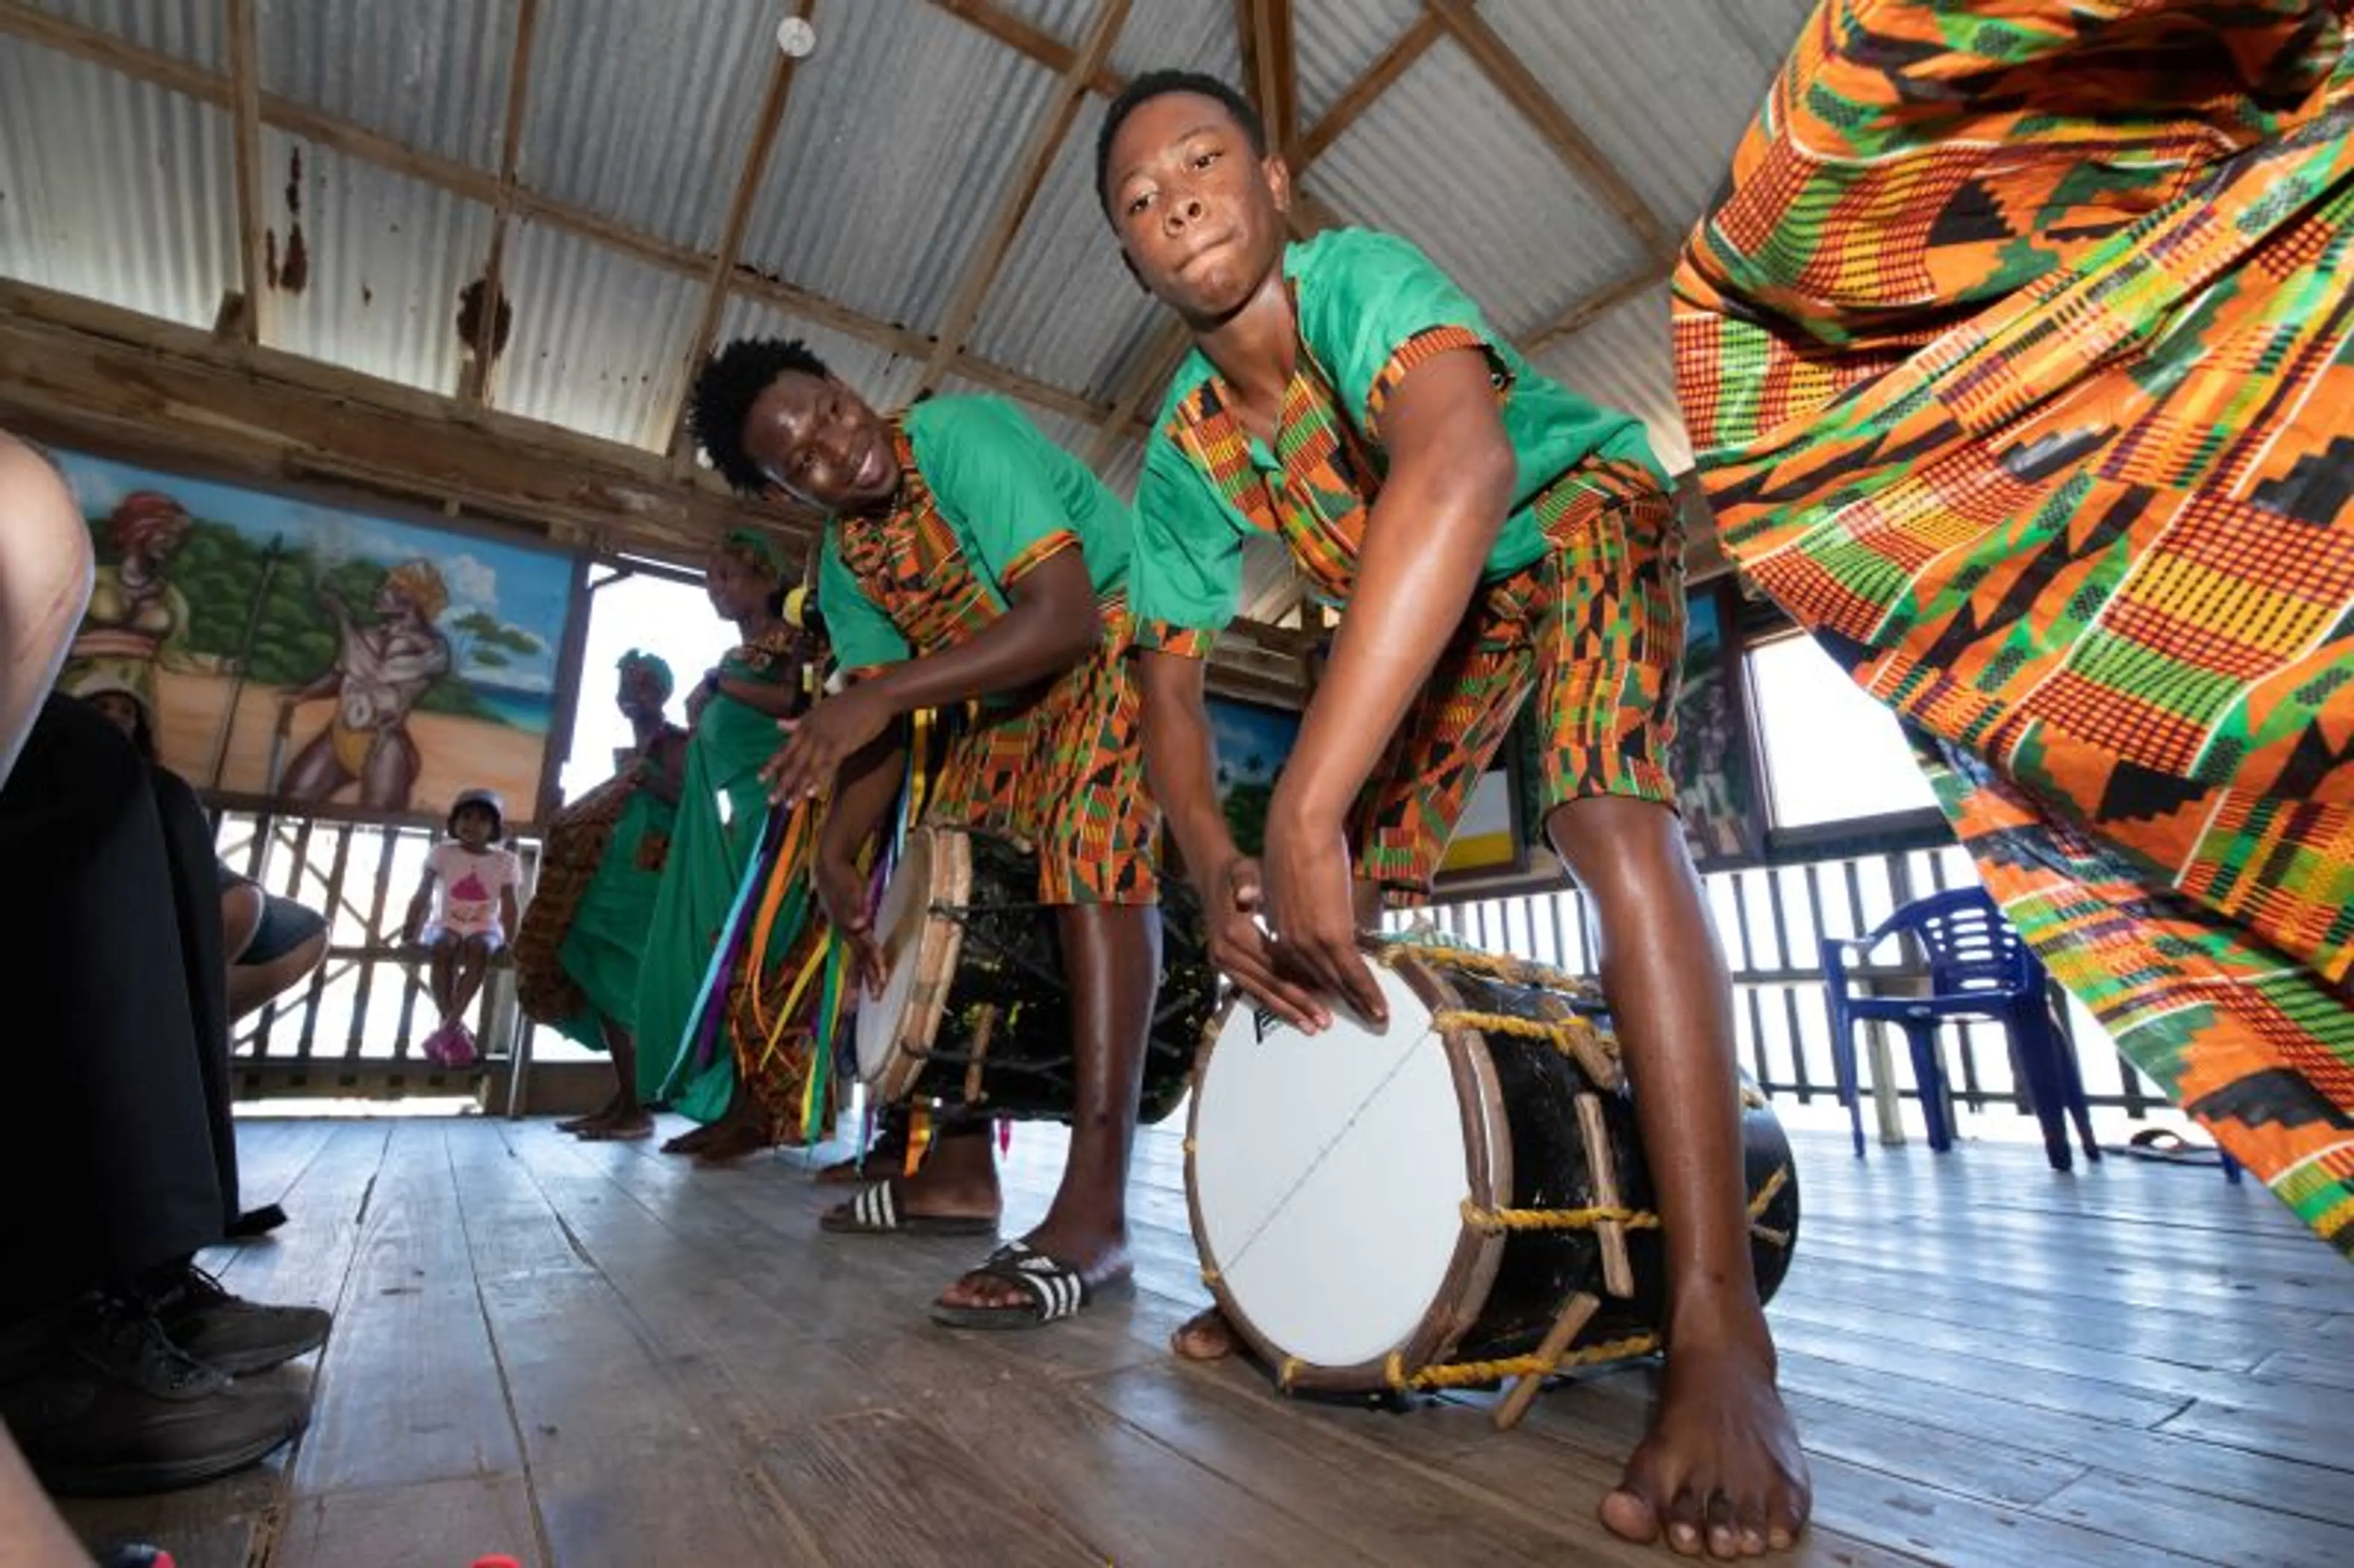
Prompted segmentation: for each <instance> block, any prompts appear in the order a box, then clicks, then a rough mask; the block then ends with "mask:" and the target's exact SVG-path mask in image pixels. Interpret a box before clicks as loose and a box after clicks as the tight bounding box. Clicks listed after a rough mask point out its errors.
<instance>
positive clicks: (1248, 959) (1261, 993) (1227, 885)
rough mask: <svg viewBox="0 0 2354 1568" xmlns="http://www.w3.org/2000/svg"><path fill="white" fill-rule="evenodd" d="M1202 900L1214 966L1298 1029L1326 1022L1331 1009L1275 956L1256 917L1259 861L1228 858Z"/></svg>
mask: <svg viewBox="0 0 2354 1568" xmlns="http://www.w3.org/2000/svg"><path fill="white" fill-rule="evenodd" d="M1202 902H1203V907H1204V916H1205V917H1206V918H1207V920H1208V921H1209V926H1210V961H1211V963H1213V964H1214V965H1215V966H1216V967H1217V969H1218V970H1219V972H1221V973H1223V974H1224V975H1225V977H1226V978H1227V979H1228V980H1233V981H1234V982H1235V984H1236V985H1238V986H1240V987H1242V989H1243V990H1244V991H1246V992H1247V993H1248V994H1249V995H1250V997H1251V999H1252V1000H1253V1001H1257V1003H1258V1004H1259V1005H1260V1006H1262V1007H1264V1008H1266V1009H1267V1011H1268V1012H1272V1013H1274V1014H1275V1015H1276V1016H1277V1017H1278V1018H1280V1019H1282V1020H1283V1021H1284V1022H1286V1023H1288V1024H1290V1025H1291V1026H1292V1027H1293V1028H1294V1029H1297V1030H1299V1031H1300V1032H1301V1033H1307V1034H1314V1033H1318V1032H1319V1031H1320V1030H1322V1029H1325V1028H1327V1027H1328V1026H1330V1025H1331V1022H1332V1014H1331V1010H1330V1009H1328V1008H1326V1007H1325V1005H1324V1004H1323V1002H1322V1001H1319V1000H1318V999H1317V996H1316V993H1315V992H1314V991H1311V990H1310V989H1309V988H1308V987H1307V986H1305V985H1302V984H1300V983H1299V980H1298V979H1296V978H1295V977H1292V976H1290V975H1288V974H1286V973H1285V972H1284V969H1283V966H1281V965H1279V964H1278V962H1277V957H1276V952H1275V944H1274V943H1273V942H1271V941H1270V940H1269V939H1268V938H1267V927H1265V926H1264V925H1262V924H1260V922H1259V911H1260V909H1261V908H1262V907H1263V906H1265V903H1266V895H1265V893H1264V892H1263V890H1262V887H1261V885H1260V880H1259V868H1258V862H1257V861H1255V860H1251V859H1248V858H1246V857H1241V856H1237V857H1236V858H1235V859H1234V860H1230V861H1228V862H1227V863H1225V866H1224V867H1223V868H1222V869H1221V870H1220V871H1219V872H1218V873H1217V874H1214V876H1212V877H1211V878H1210V883H1209V886H1208V887H1207V888H1206V889H1204V896H1203V900H1202Z"/></svg>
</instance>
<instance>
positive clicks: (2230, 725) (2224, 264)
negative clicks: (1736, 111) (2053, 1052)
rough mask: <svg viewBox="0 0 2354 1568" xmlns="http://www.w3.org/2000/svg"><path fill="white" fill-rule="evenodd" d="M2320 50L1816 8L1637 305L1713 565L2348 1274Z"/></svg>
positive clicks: (1908, 4)
mask: <svg viewBox="0 0 2354 1568" xmlns="http://www.w3.org/2000/svg"><path fill="white" fill-rule="evenodd" d="M2349 281H2354V51H2349V48H2348V40H2347V37H2346V31H2345V22H2344V17H2343V15H2342V13H2341V9H2340V7H2339V6H2338V5H2332V4H2324V3H2320V0H2011V3H2009V4H2004V5H1977V6H1969V5H1955V4H1950V3H1947V4H1935V3H1931V0H1826V3H1825V4H1823V5H1820V6H1819V7H1818V9H1817V10H1816V12H1815V13H1814V15H1813V16H1812V17H1811V18H1810V19H1809V20H1808V22H1807V24H1806V26H1805V30H1804V32H1803V33H1802V34H1801V36H1800V37H1799V39H1798V42H1797V47H1796V48H1795V49H1794V51H1793V53H1792V55H1791V57H1790V59H1789V61H1788V63H1787V67H1786V68H1785V69H1784V71H1783V73H1782V75H1781V76H1780V78H1779V79H1777V80H1776V83H1775V85H1774V87H1773V89H1772V90H1771V92H1770V95H1769V97H1768V100H1767V101H1766V103H1765V107H1764V109H1763V110H1762V111H1760V113H1759V115H1758V117H1757V119H1756V121H1755V123H1754V124H1753V125H1752V127H1751V128H1750V130H1749V132H1748V133H1747V135H1746V136H1745V137H1744V140H1743V142H1742V143H1741V145H1740V147H1739V149H1738V150H1737V152H1736V153H1735V154H1734V168H1733V175H1732V178H1731V180H1730V182H1729V183H1728V185H1727V186H1726V188H1725V190H1724V192H1723V194H1722V195H1721V196H1720V197H1719V199H1718V200H1717V201H1716V203H1715V204H1714V206H1713V207H1712V209H1711V210H1710V211H1709V212H1708V213H1707V214H1706V215H1705V217H1703V218H1702V222H1701V224H1700V225H1699V227H1698V228H1697V229H1696V230H1695V231H1694V233H1693V235H1692V238H1691V241H1690V243H1689V244H1688V246H1687V248H1686V250H1685V253H1684V257H1683V260H1682V264H1681V267H1680V269H1679V270H1678V271H1677V274H1676V280H1675V322H1674V331H1675V345H1676V372H1677V380H1678V385H1679V391H1680V394H1681V400H1682V403H1683V408H1684V413H1685V418H1686V421H1687V424H1688V425H1689V427H1690V429H1691V435H1692V439H1693V442H1694V446H1695V450H1696V454H1697V457H1698V461H1699V466H1700V471H1701V477H1702V481H1703V482H1704V484H1705V486H1706V488H1707V490H1708V493H1709V495H1710V498H1711V500H1712V503H1713V505H1714V507H1715V510H1716V514H1717V518H1718V522H1719V525H1720V528H1721V530H1722V533H1723V540H1724V544H1725V546H1726V548H1727V550H1728V551H1729V552H1730V554H1731V555H1732V556H1733V557H1734V560H1735V561H1736V562H1737V564H1738V565H1739V567H1740V568H1741V570H1742V572H1743V574H1744V577H1745V578H1746V579H1747V580H1748V581H1749V582H1750V583H1751V584H1753V585H1755V587H1757V588H1761V589H1762V590H1764V591H1765V593H1767V594H1769V595H1770V596H1772V598H1773V599H1775V600H1776V602H1777V603H1779V604H1780V605H1781V606H1782V607H1783V608H1784V609H1787V610H1788V611H1789V612H1790V613H1791V615H1792V616H1793V617H1795V618H1796V619H1797V620H1798V621H1799V622H1800V623H1801V624H1803V625H1804V626H1806V627H1807V628H1808V630H1810V631H1812V632H1813V633H1814V635H1815V636H1816V638H1817V639H1818V641H1819V642H1820V643H1821V644H1822V646H1823V647H1825V648H1826V649H1827V650H1828V651H1829V652H1830V653H1831V654H1832V655H1833V657H1834V658H1836V659H1837V660H1838V661H1839V662H1840V663H1841V664H1842V665H1843V666H1844V667H1845V668H1846V669H1847V670H1848V671H1849V673H1850V674H1851V675H1852V676H1853V678H1854V679H1855V680H1856V681H1857V682H1858V683H1860V684H1861V686H1862V687H1863V688H1864V689H1865V690H1866V691H1868V692H1870V693H1871V694H1872V695H1874V696H1875V697H1877V698H1879V699H1880V700H1881V701H1882V702H1883V703H1885V704H1887V705H1889V706H1890V707H1891V708H1893V710H1894V711H1895V713H1896V714H1897V715H1898V717H1899V718H1900V719H1901V720H1902V721H1903V723H1904V724H1905V725H1906V726H1907V727H1908V730H1909V731H1910V732H1911V734H1912V735H1913V737H1914V740H1915V743H1916V745H1917V746H1918V747H1919V748H1920V749H1921V751H1922V753H1923V755H1924V758H1925V761H1926V762H1927V764H1928V766H1929V770H1930V774H1931V777H1932V780H1933V782H1934V783H1935V785H1936V787H1937V790H1938V794H1939V799H1940V801H1941V803H1942V804H1943V805H1944V806H1945V808H1946V811H1947V813H1948V815H1949V816H1950V817H1951V819H1952V820H1953V821H1954V823H1955V825H1956V829H1957V831H1958V832H1959V833H1960V835H1961V838H1962V840H1963V842H1965V844H1966V845H1967V847H1968V849H1969V850H1970V852H1971V853H1972V854H1973V856H1974V857H1975V858H1976V860H1977V863H1978V867H1979V870H1980V872H1981V874H1982V875H1983V876H1984V877H1985V879H1986V881H1987V883H1988V886H1989V888H1990V889H1991V890H1992V891H1993V892H1994V894H1995V895H1996V896H1997V897H1998V898H1999V900H2000V901H2001V903H2002V904H2003V906H2004V908H2005V909H2006V911H2007V912H2008V913H2009V916H2010V917H2011V918H2012V920H2013V921H2014V922H2015V923H2016V924H2017V925H2018V927H2020V931H2021V932H2022V934H2023V935H2024V936H2025V937H2026V938H2028V940H2029V941H2030V942H2031V944H2032V945H2033V946H2034V947H2035V948H2036V949H2037V950H2038V951H2039V953H2040V954H2041V956H2042V957H2043V959H2044V960H2045V961H2046V963H2047V964H2048V965H2049V966H2050V968H2051V969H2052V973H2053V974H2054V975H2055V976H2056V977H2057V978H2058V979H2059V980H2061V981H2062V983H2063V984H2064V985H2066V986H2067V987H2069V989H2070V990H2072V991H2074V992H2075V994H2076V995H2077V996H2078V997H2080V998H2081V999H2083V1000H2084V1002H2085V1003H2086V1004H2087V1005H2088V1006H2089V1007H2090V1008H2091V1009H2092V1010H2093V1012H2094V1013H2095V1015H2096V1016H2097V1017H2099V1018H2100V1020H2101V1021H2102V1022H2103V1024H2104V1025H2105V1028H2106V1029H2107V1030H2108V1031H2109V1033H2110V1034H2111V1035H2112V1036H2113V1037H2114V1038H2115V1040H2116V1042H2117V1044H2118V1045H2119V1047H2120V1048H2121V1049H2122V1050H2123V1051H2124V1052H2125V1054H2126V1055H2127V1056H2128V1057H2129V1058H2130V1059H2131V1060H2132V1061H2133V1062H2135V1063H2136V1064H2137V1065H2138V1066H2139V1067H2140V1068H2141V1069H2142V1070H2143V1071H2144V1072H2146V1073H2147V1074H2148V1075H2150V1076H2151V1077H2152V1078H2153V1079H2154V1080H2156V1081H2157V1082H2158V1084H2160V1085H2161V1086H2164V1087H2165V1088H2166V1089H2167V1091H2168V1093H2169V1094H2171V1095H2172V1096H2173V1097H2175V1098H2176V1099H2177V1100H2178V1101H2179V1103H2180V1104H2181V1105H2182V1106H2183V1107H2184V1108H2185V1109H2186V1110H2188V1111H2189V1112H2190V1114H2191V1115H2193V1116H2194V1117H2196V1118H2198V1119H2199V1120H2200V1122H2201V1123H2202V1124H2204V1125H2205V1126H2206V1127H2207V1128H2208V1129H2209V1130H2210V1131H2211V1132H2212V1133H2213V1134H2214V1136H2215V1137H2216V1139H2218V1140H2219V1142H2220V1143H2221V1145H2222V1146H2223V1148H2224V1149H2226V1150H2228V1151H2230V1152H2231V1153H2232V1155H2233V1156H2235V1157H2236V1158H2237V1159H2238V1160H2241V1161H2242V1162H2243V1164H2245V1165H2246V1166H2247V1167H2248V1168H2249V1169H2251V1170H2252V1171H2255V1172H2257V1173H2258V1174H2259V1175H2261V1176H2262V1177H2263V1178H2264V1181H2266V1182H2268V1183H2269V1184H2270V1185H2271V1187H2272V1189H2273V1191H2274V1192H2276V1193H2278V1194H2279V1195H2280V1197H2281V1198H2282V1199H2283V1200H2285V1202H2287V1203H2288V1204H2289V1205H2290V1206H2291V1207H2292V1208H2294V1209H2295V1210H2296V1212H2297V1213H2298V1214H2300V1215H2301V1216H2302V1217H2303V1218H2304V1219H2305V1220H2306V1222H2307V1223H2309V1224H2311V1225H2312V1226H2313V1228H2314V1229H2315V1230H2316V1231H2317V1232H2318V1233H2319V1234H2322V1235H2323V1236H2324V1237H2326V1238H2327V1239H2328V1240H2329V1241H2330V1242H2331V1243H2332V1244H2333V1245H2336V1246H2337V1247H2338V1249H2339V1250H2341V1251H2344V1252H2348V1253H2349V1255H2354V987H2350V986H2349V970H2354V766H2349V758H2350V757H2354V365H2349V355H2354V347H2349V324H2354V293H2350V292H2349Z"/></svg>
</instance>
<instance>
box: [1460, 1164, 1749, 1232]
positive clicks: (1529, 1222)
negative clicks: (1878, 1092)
mask: <svg viewBox="0 0 2354 1568" xmlns="http://www.w3.org/2000/svg"><path fill="white" fill-rule="evenodd" d="M1789 1181H1790V1168H1789V1167H1788V1166H1787V1165H1783V1166H1779V1167H1776V1170H1775V1171H1774V1174H1772V1175H1771V1176H1768V1177H1767V1178H1765V1185H1763V1186H1761V1187H1759V1188H1758V1189H1757V1195H1756V1196H1755V1197H1754V1198H1752V1199H1750V1200H1749V1218H1750V1220H1751V1222H1752V1223H1753V1224H1754V1223H1755V1222H1756V1221H1758V1220H1760V1219H1763V1218H1764V1217H1765V1211H1766V1209H1768V1208H1769V1207H1771V1206H1772V1204H1773V1202H1774V1200H1775V1198H1776V1196H1777V1195H1779V1194H1780V1192H1781V1191H1782V1189H1783V1188H1784V1187H1786V1186H1787V1185H1788V1184H1789ZM1463 1223H1464V1224H1467V1225H1469V1226H1470V1227H1471V1228H1472V1229H1473V1230H1475V1231H1490V1232H1496V1231H1590V1230H1592V1229H1593V1228H1594V1227H1595V1226H1596V1225H1603V1224H1622V1225H1625V1226H1626V1227H1627V1228H1628V1230H1630V1231H1651V1230H1657V1229H1659V1215H1658V1213H1655V1212H1653V1211H1652V1210H1649V1209H1626V1208H1619V1207H1617V1206H1615V1205H1601V1204H1597V1205H1596V1206H1594V1207H1591V1208H1585V1209H1483V1208H1481V1207H1479V1204H1477V1203H1474V1202H1471V1200H1470V1199H1469V1198H1466V1199H1464V1200H1463Z"/></svg>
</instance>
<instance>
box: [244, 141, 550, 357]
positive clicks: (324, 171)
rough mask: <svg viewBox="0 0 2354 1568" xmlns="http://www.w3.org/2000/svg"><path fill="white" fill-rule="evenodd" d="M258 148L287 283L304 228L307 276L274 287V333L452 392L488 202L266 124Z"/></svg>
mask: <svg viewBox="0 0 2354 1568" xmlns="http://www.w3.org/2000/svg"><path fill="white" fill-rule="evenodd" d="M261 158H262V167H263V168H264V169H265V170H266V171H268V172H269V174H270V176H271V184H270V186H269V187H268V189H269V201H268V204H267V206H266V207H265V208H264V221H265V222H266V223H267V224H268V225H269V227H270V236H271V243H272V247H273V250H274V253H275V254H276V255H278V256H279V258H280V259H281V283H282V282H285V281H290V280H289V279H288V277H287V274H286V272H285V270H284V265H283V263H284V260H285V258H286V256H287V253H288V249H289V247H290V246H291V244H292V237H293V235H294V233H295V232H296V229H297V228H299V229H300V231H301V233H302V255H303V275H302V287H301V288H300V289H291V288H286V287H279V288H273V289H272V290H270V295H269V314H268V320H267V322H266V323H265V325H266V330H267V331H268V333H269V342H270V345H271V346H272V347H276V348H283V349H287V350H290V351H292V352H293V353H295V354H307V355H311V356H312V357H313V358H314V359H323V360H325V361H327V362H328V363H330V364H334V365H342V366H349V367H350V368H352V369H354V370H357V371H359V372H361V373H362V374H363V375H367V376H383V377H384V378H385V379H387V380H388V381H399V382H403V383H406V384H407V385H408V386H411V387H426V388H428V389H429V390H432V391H436V392H455V391H456V390H457V389H458V379H459V373H460V370H461V366H462V364H463V350H462V349H461V345H460V344H459V341H458V325H457V322H458V302H459V294H460V291H461V290H463V289H464V288H465V286H466V283H467V281H468V280H470V279H472V277H474V276H475V275H476V273H478V272H479V271H480V270H481V269H482V260H483V258H484V257H485V256H486V255H487V254H488V252H489V249H490V243H491V209H490V208H489V207H485V206H483V205H482V204H481V203H480V202H472V201H467V200H465V199H464V198H463V197H461V196H452V195H451V194H450V193H449V192H447V191H443V190H439V189H437V188H435V187H433V186H431V185H423V184H420V183H419V182H418V181H416V180H413V179H409V178H408V177H407V176H405V175H398V174H395V173H393V172H392V171H390V170H389V169H385V168H381V167H379V166H377V165H376V164H367V163H363V162H361V161H359V160H358V159H355V158H349V157H345V155H344V154H340V153H337V152H335V151H334V149H332V148H327V147H321V146H318V145H316V144H314V143H309V142H303V141H300V140H298V139H296V138H294V137H292V136H289V135H287V134H285V133H284V132H279V131H273V130H270V129H268V128H267V127H265V128H264V129H263V131H262V136H261ZM298 178H299V184H298ZM290 193H292V194H296V195H299V198H300V210H299V211H298V210H296V209H295V207H294V206H293V205H292V203H290V201H289V200H288V196H289V195H290ZM514 293H515V286H514V283H513V282H512V281H510V283H509V284H508V295H509V297H510V298H513V297H514Z"/></svg>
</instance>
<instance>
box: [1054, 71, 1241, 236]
mask: <svg viewBox="0 0 2354 1568" xmlns="http://www.w3.org/2000/svg"><path fill="white" fill-rule="evenodd" d="M1172 92H1191V93H1194V94H1196V95H1198V96H1200V97H1203V98H1210V99H1215V100H1216V101H1218V103H1219V104H1220V105H1222V106H1223V107H1224V108H1225V111H1226V112H1227V113H1228V114H1231V115H1233V116H1234V118H1235V124H1237V125H1240V126H1241V127H1242V128H1243V134H1244V135H1245V136H1247V137H1249V138H1250V148H1251V153H1252V154H1253V155H1254V156H1257V157H1261V158H1264V157H1266V156H1267V122H1265V121H1263V120H1261V119H1260V118H1259V117H1258V111H1257V110H1256V109H1254V108H1252V107H1251V102H1250V100H1249V99H1247V98H1245V97H1244V96H1243V95H1242V94H1241V93H1239V92H1236V91H1235V90H1234V89H1233V88H1231V87H1229V86H1227V85H1226V84H1225V82H1223V81H1220V80H1219V79H1217V78H1216V77H1214V76H1209V75H1205V74H1204V73H1203V72H1201V71H1198V70H1149V71H1146V72H1145V73H1144V74H1143V75H1142V76H1140V77H1137V78H1134V79H1131V80H1130V81H1129V84H1128V85H1127V86H1126V87H1123V88H1121V89H1120V90H1119V97H1118V98H1115V99H1113V100H1112V101H1111V107H1110V108H1109V109H1107V110H1105V111H1104V118H1103V129H1102V130H1100V131H1097V132H1096V200H1097V202H1098V203H1100V204H1101V205H1102V207H1103V210H1104V216H1105V217H1111V216H1112V211H1111V193H1110V192H1109V191H1108V190H1106V189H1104V181H1105V180H1107V179H1108V178H1109V177H1110V175H1111V139H1112V138H1113V137H1115V136H1117V135H1119V128H1120V127H1121V126H1123V125H1125V124H1127V123H1128V117H1129V115H1131V114H1133V113H1135V112H1136V111H1138V110H1139V109H1141V108H1142V107H1143V106H1144V105H1146V104H1148V103H1150V102H1151V101H1153V100H1154V99H1156V98H1166V97H1168V96H1169V95H1170V94H1171V93H1172Z"/></svg>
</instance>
